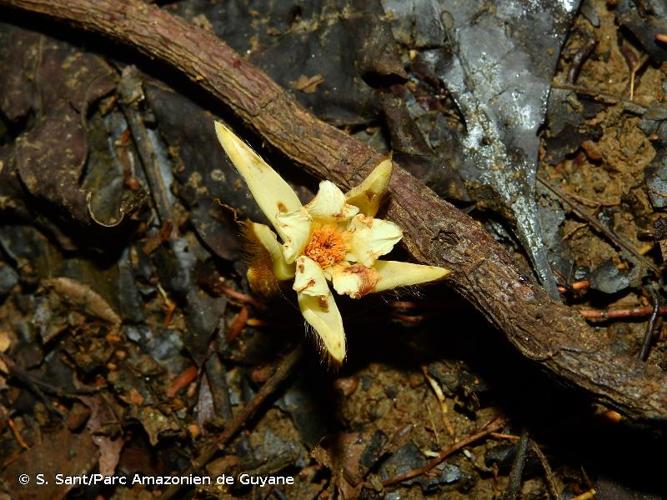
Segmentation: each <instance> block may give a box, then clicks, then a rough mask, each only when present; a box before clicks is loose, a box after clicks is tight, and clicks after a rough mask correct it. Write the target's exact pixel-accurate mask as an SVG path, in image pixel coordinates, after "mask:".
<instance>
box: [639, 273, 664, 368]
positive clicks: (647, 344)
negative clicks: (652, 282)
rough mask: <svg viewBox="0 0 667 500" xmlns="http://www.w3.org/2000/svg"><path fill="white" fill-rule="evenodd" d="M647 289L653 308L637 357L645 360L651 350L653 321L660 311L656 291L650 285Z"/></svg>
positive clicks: (658, 297)
mask: <svg viewBox="0 0 667 500" xmlns="http://www.w3.org/2000/svg"><path fill="white" fill-rule="evenodd" d="M648 291H649V293H650V294H651V300H652V301H653V310H652V311H651V317H650V318H649V320H648V325H647V326H646V333H645V334H644V342H642V349H641V351H640V352H639V359H640V360H641V361H644V362H646V360H647V359H648V355H649V352H650V351H651V344H652V343H653V332H654V331H655V322H656V321H657V320H658V315H659V313H660V296H659V295H658V292H656V291H655V288H653V287H652V286H649V287H648Z"/></svg>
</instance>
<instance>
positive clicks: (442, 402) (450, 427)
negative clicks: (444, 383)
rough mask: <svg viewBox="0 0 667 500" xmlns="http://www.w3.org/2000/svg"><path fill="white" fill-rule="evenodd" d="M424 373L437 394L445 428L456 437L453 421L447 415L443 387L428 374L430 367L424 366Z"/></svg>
mask: <svg viewBox="0 0 667 500" xmlns="http://www.w3.org/2000/svg"><path fill="white" fill-rule="evenodd" d="M422 373H423V374H424V378H425V379H426V381H427V382H428V384H429V385H430V386H431V389H433V393H434V394H435V397H436V399H437V400H438V404H439V405H440V413H441V414H442V423H443V424H444V425H445V429H447V433H448V434H449V435H450V436H452V437H454V434H455V433H454V426H453V425H452V423H451V422H450V421H449V416H448V415H447V413H448V411H447V403H446V398H445V394H444V393H443V392H442V388H441V387H440V385H439V384H438V382H437V381H436V380H435V379H434V378H433V377H431V376H430V375H429V374H428V369H427V368H426V366H422Z"/></svg>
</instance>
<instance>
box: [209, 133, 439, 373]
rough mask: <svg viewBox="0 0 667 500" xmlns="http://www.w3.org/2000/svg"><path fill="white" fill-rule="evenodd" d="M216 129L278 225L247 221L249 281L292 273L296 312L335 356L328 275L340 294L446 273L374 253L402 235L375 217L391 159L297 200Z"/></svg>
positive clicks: (339, 354) (338, 350) (337, 334)
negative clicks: (354, 182) (350, 184)
mask: <svg viewBox="0 0 667 500" xmlns="http://www.w3.org/2000/svg"><path fill="white" fill-rule="evenodd" d="M215 131H216V134H217V136H218V140H219V141H220V144H221V145H222V147H223V148H224V150H225V151H226V152H227V155H228V156H229V158H230V160H231V161H232V163H233V164H234V166H235V167H236V169H237V170H238V172H239V173H240V174H241V177H243V179H244V180H245V182H246V184H247V185H248V189H249V190H250V192H251V193H252V195H253V197H254V198H255V200H256V201H257V204H258V205H259V207H260V208H261V209H262V211H263V212H264V214H265V215H266V217H267V218H268V220H269V222H270V223H271V225H272V226H273V229H274V230H275V233H274V232H273V231H272V230H271V228H269V227H268V226H265V225H264V224H258V223H255V222H249V223H248V224H247V226H246V232H247V234H248V235H249V237H250V239H251V240H252V241H253V242H256V243H257V244H259V245H260V246H261V249H262V251H261V258H259V257H258V258H255V259H254V260H253V261H251V263H250V268H249V270H248V280H249V281H250V283H251V286H253V287H254V288H259V289H265V288H267V289H268V288H269V287H270V285H271V286H273V285H272V283H273V282H272V280H271V278H272V277H275V279H277V280H280V281H283V280H289V279H293V280H294V282H293V285H292V288H293V290H294V291H296V292H297V298H298V302H299V308H300V309H301V313H302V314H303V317H304V319H305V320H306V321H307V322H308V323H309V324H310V325H311V326H312V327H313V329H314V330H315V332H316V333H317V335H318V337H319V339H320V341H321V344H322V346H323V347H324V349H325V350H326V352H327V353H328V355H329V356H330V357H331V359H333V360H334V361H336V362H338V363H341V362H342V361H343V359H345V332H344V329H343V321H342V318H341V316H340V312H339V310H338V307H337V306H336V302H335V301H334V299H333V294H332V293H331V290H330V288H329V284H328V283H327V281H331V283H332V285H333V288H334V290H336V292H337V293H339V294H343V295H349V296H350V297H352V298H359V297H362V296H364V295H366V294H368V293H371V292H381V291H384V290H389V289H392V288H396V287H400V286H408V285H417V284H420V283H426V282H429V281H435V280H439V279H441V278H443V277H445V276H446V275H447V274H449V271H448V270H447V269H444V268H441V267H432V266H423V265H419V264H411V263H407V262H395V261H384V260H379V258H380V257H382V256H383V255H386V254H388V253H389V252H390V251H391V250H392V248H393V247H394V245H396V243H398V242H399V241H400V240H401V238H402V236H403V233H402V231H401V229H400V228H399V227H398V226H397V225H396V224H394V223H393V222H390V221H385V220H382V219H376V218H375V214H376V213H377V211H378V209H379V207H380V203H381V200H382V197H383V195H384V194H385V192H386V191H387V187H388V185H389V179H390V177H391V171H392V163H391V160H390V159H387V160H385V161H383V162H381V163H380V164H379V165H378V166H377V167H375V168H374V169H373V171H372V172H371V173H370V174H369V175H368V177H366V179H365V180H364V181H363V182H362V183H361V184H359V185H358V186H356V187H355V188H353V189H351V190H350V191H349V192H348V193H343V192H342V191H341V190H340V189H339V188H338V187H337V186H336V185H335V184H333V183H332V182H330V181H322V182H321V183H320V188H319V191H318V192H317V195H316V196H315V198H313V199H312V200H311V201H310V203H308V204H306V205H302V204H301V202H300V200H299V199H298V197H297V196H296V194H295V193H294V191H293V190H292V188H291V187H290V186H289V185H288V184H287V182H285V181H284V180H283V179H282V177H280V176H279V175H278V173H277V172H276V171H275V170H273V169H272V168H271V167H270V166H269V165H268V164H267V163H266V162H264V160H262V158H260V157H259V156H258V155H257V154H256V153H255V152H254V151H253V150H252V149H251V148H250V147H249V146H248V145H247V144H245V143H244V142H243V141H242V140H241V139H239V138H238V137H236V136H235V135H234V133H233V132H232V131H231V130H229V129H228V128H227V127H226V126H225V125H223V124H222V123H220V122H216V123H215ZM276 233H277V234H276ZM278 237H280V240H282V243H281V242H280V241H279V240H278ZM260 265H261V266H263V269H259V268H258V266H260ZM266 269H269V270H270V273H272V276H271V275H267V272H266Z"/></svg>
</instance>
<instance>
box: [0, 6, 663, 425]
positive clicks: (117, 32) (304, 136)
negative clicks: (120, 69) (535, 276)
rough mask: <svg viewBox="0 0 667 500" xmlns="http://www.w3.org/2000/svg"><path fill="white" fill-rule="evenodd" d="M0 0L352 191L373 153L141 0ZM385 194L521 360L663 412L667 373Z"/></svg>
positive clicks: (393, 215)
mask: <svg viewBox="0 0 667 500" xmlns="http://www.w3.org/2000/svg"><path fill="white" fill-rule="evenodd" d="M0 5H2V6H14V7H18V8H20V9H24V10H27V11H31V12H36V13H42V14H45V15H48V16H50V17H53V18H57V19H61V20H65V21H68V22H70V23H72V24H74V25H75V26H77V27H80V28H83V29H85V30H88V31H92V32H96V33H100V34H102V35H104V36H106V37H109V38H112V39H114V40H116V41H119V42H122V43H125V44H127V45H130V46H132V47H134V48H135V49H137V50H138V51H140V52H142V53H144V54H146V55H148V56H149V57H152V58H155V59H159V60H161V61H163V62H165V63H167V64H169V65H170V66H172V67H173V68H175V69H177V70H178V71H180V72H182V73H183V74H184V75H186V76H187V77H188V78H190V80H192V81H193V82H194V83H195V84H197V85H199V86H201V87H202V88H204V89H206V90H207V91H208V92H210V93H211V94H212V95H213V96H215V97H216V98H217V99H219V100H220V101H221V102H223V103H224V104H225V105H227V106H228V107H229V108H230V109H231V111H232V112H233V113H234V114H235V115H236V116H238V118H240V119H241V120H242V121H243V122H244V123H245V124H246V125H248V126H249V127H250V128H252V129H254V130H255V131H256V133H257V134H258V135H259V136H261V138H263V139H264V140H265V141H266V142H268V143H269V144H270V145H271V146H273V147H274V148H275V149H277V150H278V151H280V152H281V153H282V154H284V155H285V156H287V157H288V158H290V159H291V160H293V161H294V162H295V163H297V164H299V165H301V166H302V167H303V168H305V169H306V170H307V171H308V172H309V173H311V174H313V175H315V176H317V177H322V178H328V179H331V180H333V181H334V182H336V183H337V184H339V185H341V186H342V187H349V186H350V185H352V184H355V183H356V182H357V181H358V180H359V179H360V178H362V177H363V175H364V173H366V172H367V171H368V169H370V168H371V167H372V166H374V165H375V164H377V163H378V162H379V161H380V159H381V157H380V155H379V154H378V153H377V152H376V151H375V150H373V149H372V148H371V147H369V146H367V145H365V144H362V143H360V142H358V141H357V140H355V139H354V138H352V137H350V136H349V135H347V134H345V133H344V132H341V131H339V130H337V129H336V128H334V127H332V126H330V125H328V124H326V123H324V122H322V121H320V120H318V119H317V118H315V117H314V116H313V115H311V114H310V113H308V112H307V111H306V110H305V109H303V108H302V107H301V106H300V105H299V104H298V103H297V102H296V101H295V99H294V98H293V97H292V96H291V95H290V94H289V93H287V92H285V91H284V90H283V89H282V88H281V87H279V86H278V85H277V84H276V83H275V82H273V81H272V80H271V79H270V78H269V77H268V76H266V75H265V74H264V73H263V72H262V71H260V70H258V69H257V68H255V67H253V66H252V65H250V64H249V63H247V62H246V61H244V60H243V59H242V58H241V57H240V56H239V55H238V54H236V53H235V52H234V51H233V50H232V49H231V48H229V47H228V46H227V45H225V44H224V43H223V42H222V41H221V40H219V39H218V38H216V37H215V36H214V35H213V34H211V33H209V32H206V31H203V30H201V29H199V28H196V27H194V26H191V25H190V24H188V23H187V22H185V21H183V20H181V19H178V18H175V17H173V16H171V15H170V14H168V13H167V12H164V11H161V10H160V9H159V8H157V7H156V6H152V5H146V4H144V3H142V2H140V1H139V0H126V1H123V2H118V1H115V0H113V1H112V0H0ZM211 126H213V124H211ZM391 194H392V196H391V201H390V203H389V210H388V218H390V219H392V220H394V221H396V222H397V223H399V224H400V225H401V226H402V227H403V228H404V230H405V240H404V241H405V244H406V246H407V248H408V250H409V251H410V253H411V254H412V255H413V256H414V257H415V259H416V260H418V261H420V262H428V263H430V264H436V265H442V266H447V267H449V268H451V269H452V270H453V271H454V272H453V274H452V276H451V278H450V283H451V286H452V287H453V288H454V289H456V290H457V291H458V292H459V293H460V294H461V295H462V296H463V297H465V298H466V299H467V300H468V301H470V302H471V303H472V304H473V305H474V306H475V307H476V308H477V309H478V310H479V311H480V312H481V313H482V314H483V315H484V316H485V317H486V318H488V319H489V321H490V322H491V323H493V324H494V325H495V326H497V327H498V329H499V330H500V331H502V332H503V333H504V334H505V336H506V337H507V339H508V340H509V341H510V342H511V343H512V344H513V345H514V346H515V347H516V348H517V349H518V350H519V351H520V352H521V353H522V354H523V355H524V356H526V357H528V358H530V359H532V360H534V361H535V362H536V363H538V364H540V365H541V366H543V367H545V368H547V369H548V370H550V371H551V372H553V373H554V374H555V375H557V376H558V377H560V378H561V379H562V380H564V381H567V382H569V383H571V384H573V385H575V386H578V387H579V388H582V389H584V390H586V391H588V392H589V393H590V394H591V395H592V396H594V398H595V399H596V400H598V401H601V402H603V403H606V404H609V405H611V406H613V407H615V408H617V409H619V410H620V411H621V412H623V413H624V414H626V415H628V416H630V417H632V418H637V419H642V420H665V419H666V418H667V377H666V376H665V375H664V374H663V372H662V371H661V370H659V369H658V368H657V367H651V366H649V367H646V366H644V365H642V364H640V363H638V362H637V361H635V360H634V359H633V358H631V357H629V356H625V355H622V356H619V355H617V354H615V353H612V352H611V350H609V349H608V348H607V345H606V342H605V341H604V340H603V339H600V338H597V337H596V334H595V332H594V331H593V329H592V328H590V327H589V326H588V325H587V324H586V323H585V322H584V321H583V320H582V319H581V318H579V316H578V314H577V312H576V311H574V310H572V309H570V308H568V307H567V306H565V305H563V304H560V303H558V302H555V301H553V300H551V299H549V298H548V296H547V294H546V293H545V292H544V291H543V290H542V289H540V288H539V287H537V286H536V285H534V284H533V283H532V282H531V281H530V280H529V279H528V278H527V277H525V276H522V275H521V274H520V273H519V272H518V270H517V268H516V266H515V265H514V263H513V262H512V259H511V257H510V256H509V254H508V253H507V252H506V251H505V249H504V248H503V247H502V246H501V245H500V244H499V243H497V242H496V241H495V240H494V239H493V238H492V237H491V236H490V235H489V234H488V233H487V232H486V231H485V230H484V229H483V228H482V226H481V225H480V224H479V223H478V222H476V221H475V220H473V219H472V218H470V217H469V216H467V215H465V214H464V213H462V212H460V211H459V210H457V209H456V208H455V207H453V206H452V205H450V204H449V203H447V202H446V201H444V200H442V199H440V198H438V197H437V196H436V195H435V194H434V193H433V192H432V191H431V190H429V189H428V188H426V187H425V186H424V185H423V184H421V183H420V182H419V181H417V180H416V179H415V178H414V177H412V176H411V175H410V174H409V173H408V172H406V171H405V170H403V169H401V168H400V167H399V168H397V169H396V172H395V175H394V178H393V181H392V185H391Z"/></svg>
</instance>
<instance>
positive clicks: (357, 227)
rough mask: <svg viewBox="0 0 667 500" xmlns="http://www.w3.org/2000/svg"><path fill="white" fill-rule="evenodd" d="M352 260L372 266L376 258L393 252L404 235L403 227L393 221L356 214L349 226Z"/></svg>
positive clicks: (350, 255) (349, 255) (350, 257)
mask: <svg viewBox="0 0 667 500" xmlns="http://www.w3.org/2000/svg"><path fill="white" fill-rule="evenodd" d="M347 230H348V232H349V234H350V251H349V254H348V257H349V259H348V260H351V261H356V262H360V263H361V264H363V265H364V266H366V267H371V266H372V265H373V263H374V262H375V260H376V259H377V258H378V257H380V256H382V255H386V254H388V253H389V252H391V250H392V248H394V245H395V244H396V243H398V242H399V241H400V240H401V238H402V237H403V232H402V231H401V228H400V227H398V226H397V225H396V224H394V223H393V222H389V221H386V220H382V219H374V218H372V217H367V216H365V215H362V214H359V215H356V216H355V217H354V218H353V219H352V220H351V221H350V225H349V226H348V229H347Z"/></svg>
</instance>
